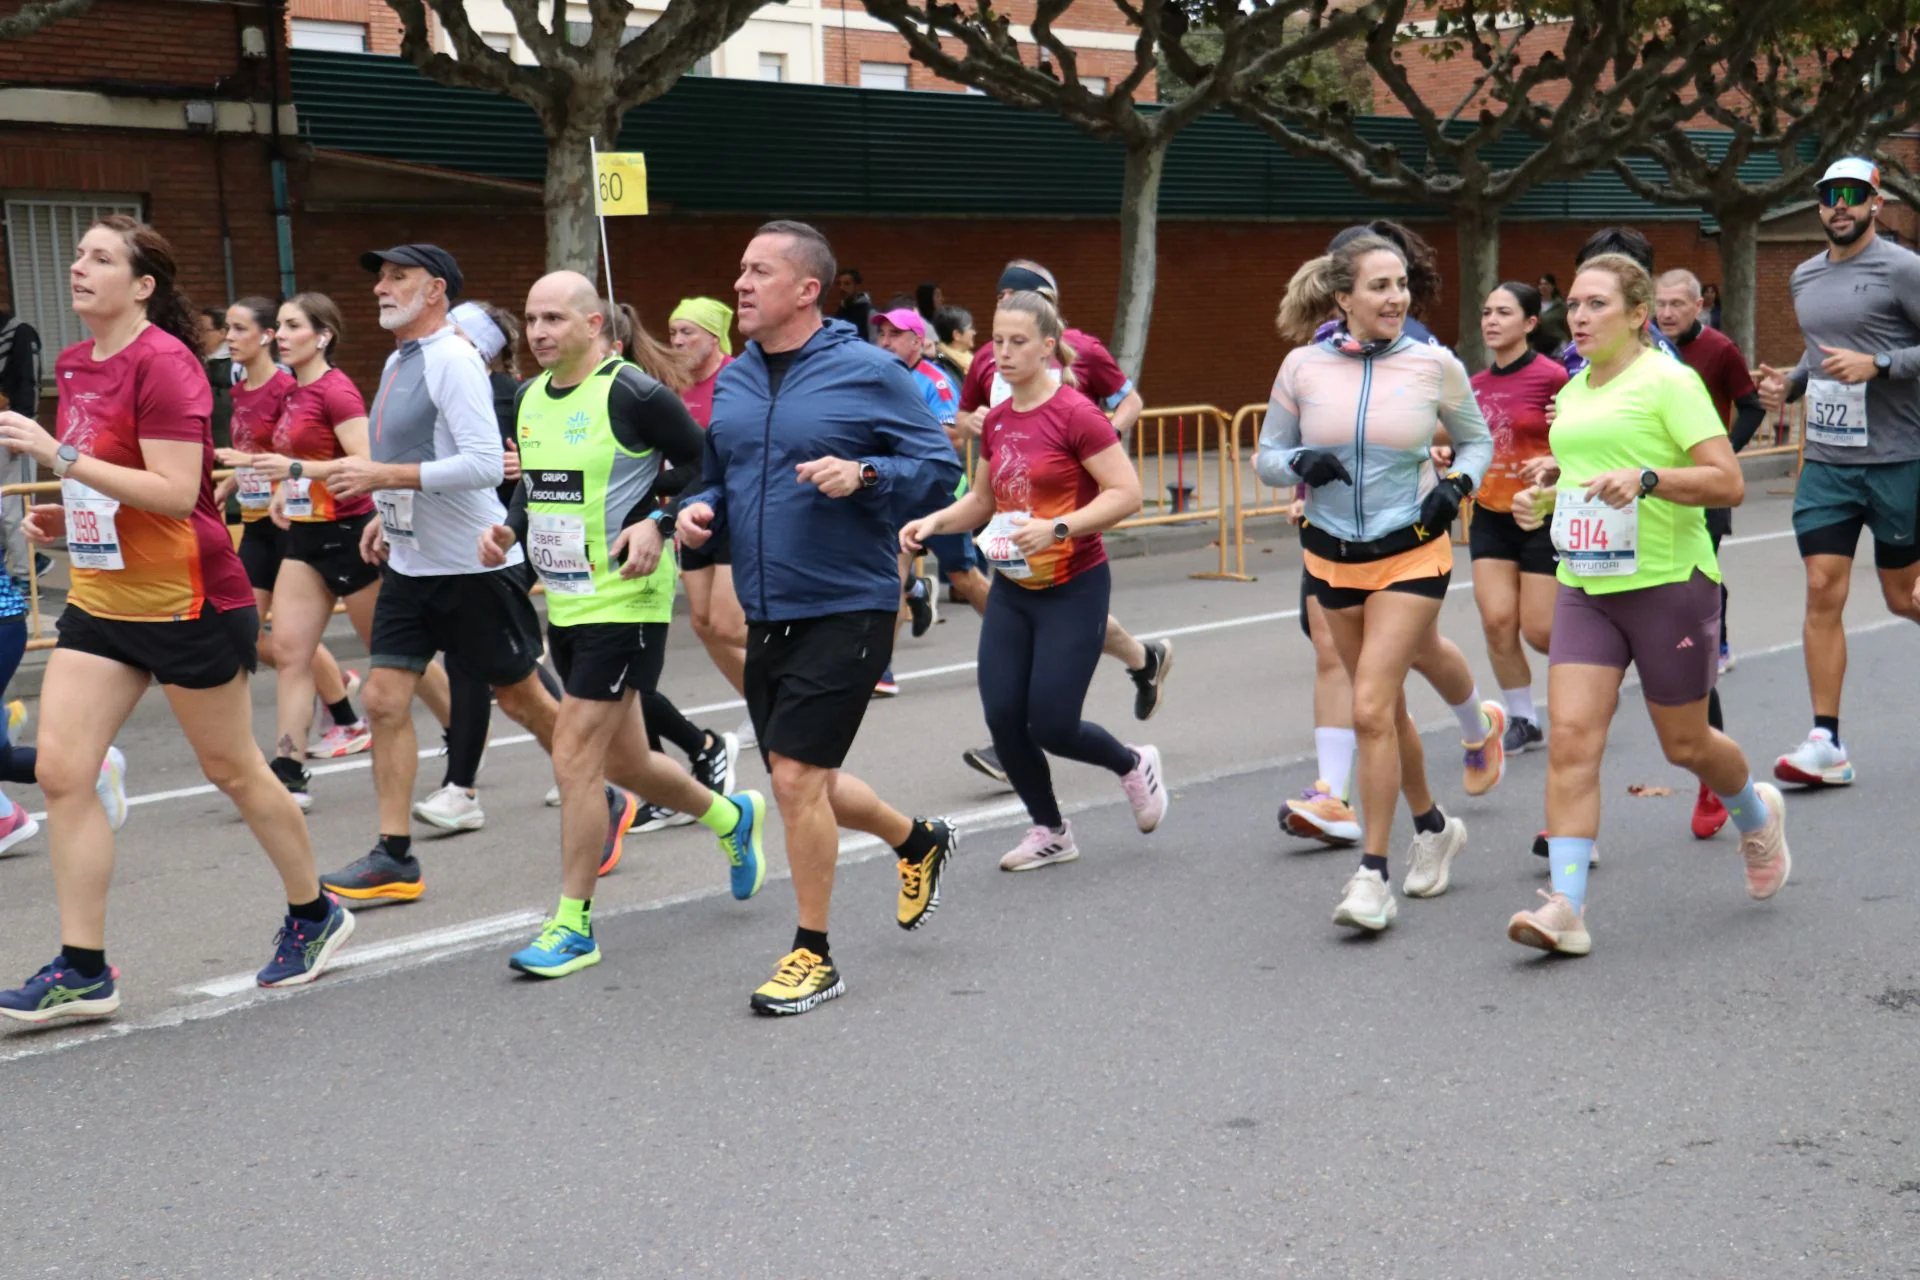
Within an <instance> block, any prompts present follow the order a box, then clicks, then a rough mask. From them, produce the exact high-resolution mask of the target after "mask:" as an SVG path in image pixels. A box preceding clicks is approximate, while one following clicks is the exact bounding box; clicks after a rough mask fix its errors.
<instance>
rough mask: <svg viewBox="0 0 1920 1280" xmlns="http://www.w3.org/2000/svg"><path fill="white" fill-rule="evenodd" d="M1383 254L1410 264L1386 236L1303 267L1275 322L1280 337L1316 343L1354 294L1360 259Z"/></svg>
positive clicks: (1367, 238) (1360, 240) (1339, 247)
mask: <svg viewBox="0 0 1920 1280" xmlns="http://www.w3.org/2000/svg"><path fill="white" fill-rule="evenodd" d="M1381 252H1385V253H1391V254H1392V255H1393V256H1394V257H1396V258H1398V259H1400V261H1401V262H1403V263H1404V262H1406V260H1407V255H1406V253H1405V252H1404V251H1403V250H1402V249H1401V248H1400V246H1399V245H1397V244H1395V243H1394V242H1393V241H1391V240H1388V239H1386V238H1385V237H1384V236H1377V235H1360V236H1354V237H1352V238H1350V239H1348V240H1345V241H1344V242H1339V243H1337V244H1336V246H1335V247H1334V248H1332V249H1329V250H1328V251H1327V252H1326V253H1324V254H1322V255H1321V256H1320V257H1318V258H1314V259H1313V260H1312V261H1310V262H1306V263H1303V264H1301V267H1300V269H1299V270H1298V271H1296V272H1294V273H1293V279H1291V280H1289V281H1287V293H1286V296H1285V297H1283V298H1282V299H1281V300H1280V315H1279V317H1278V318H1277V319H1276V320H1275V322H1274V324H1275V327H1276V328H1278V329H1279V330H1280V336H1281V337H1283V338H1285V339H1287V340H1288V341H1289V342H1295V343H1305V342H1310V341H1312V339H1313V335H1314V332H1315V331H1316V330H1318V329H1319V327H1320V325H1321V323H1322V322H1324V321H1325V320H1326V319H1327V318H1328V317H1329V316H1331V315H1332V314H1333V313H1334V312H1335V311H1336V310H1338V309H1339V301H1338V298H1339V295H1340V294H1343V293H1351V292H1353V285H1354V281H1355V279H1356V274H1357V273H1356V268H1357V267H1358V266H1359V263H1360V259H1362V258H1364V257H1366V256H1367V255H1368V254H1370V253H1381Z"/></svg>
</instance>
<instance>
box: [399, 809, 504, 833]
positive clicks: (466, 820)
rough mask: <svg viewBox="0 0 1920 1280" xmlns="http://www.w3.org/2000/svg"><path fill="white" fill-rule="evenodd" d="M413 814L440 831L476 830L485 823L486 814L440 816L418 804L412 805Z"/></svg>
mask: <svg viewBox="0 0 1920 1280" xmlns="http://www.w3.org/2000/svg"><path fill="white" fill-rule="evenodd" d="M413 816H414V817H415V818H417V819H419V820H420V821H421V822H424V823H426V824H427V825H428V826H430V827H433V828H435V829H437V830H440V831H478V830H479V829H480V828H482V827H484V826H486V825H487V815H486V814H484V813H474V814H468V815H466V816H465V817H460V818H442V817H439V816H437V815H435V814H434V813H433V812H432V811H431V810H427V809H424V808H423V807H422V806H420V805H415V806H413Z"/></svg>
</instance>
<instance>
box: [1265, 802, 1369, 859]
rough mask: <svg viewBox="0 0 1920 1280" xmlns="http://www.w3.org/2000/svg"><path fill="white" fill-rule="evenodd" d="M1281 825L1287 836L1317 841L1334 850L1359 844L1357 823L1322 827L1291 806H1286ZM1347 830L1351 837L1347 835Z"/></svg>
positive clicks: (1317, 820) (1332, 824) (1334, 823)
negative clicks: (1349, 830) (1350, 832)
mask: <svg viewBox="0 0 1920 1280" xmlns="http://www.w3.org/2000/svg"><path fill="white" fill-rule="evenodd" d="M1281 825H1282V826H1283V827H1285V828H1286V830H1287V834H1288V835H1295V836H1299V837H1300V838H1301V839H1302V840H1318V841H1320V842H1321V843H1322V844H1327V845H1331V846H1333V847H1334V848H1336V849H1339V848H1344V847H1346V846H1347V845H1351V844H1358V843H1359V842H1360V824H1359V823H1357V822H1331V823H1326V824H1324V825H1323V824H1322V823H1321V822H1320V820H1319V819H1318V818H1316V817H1314V816H1313V815H1312V814H1309V813H1302V812H1300V811H1299V810H1298V809H1295V808H1293V807H1291V806H1288V808H1287V812H1286V816H1285V817H1284V818H1282V819H1281ZM1349 828H1350V829H1351V830H1352V834H1351V835H1349V834H1347V832H1348V829H1349Z"/></svg>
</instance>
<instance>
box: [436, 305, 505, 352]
mask: <svg viewBox="0 0 1920 1280" xmlns="http://www.w3.org/2000/svg"><path fill="white" fill-rule="evenodd" d="M447 319H449V320H451V321H453V322H454V324H456V325H458V326H459V327H460V332H462V333H464V334H466V335H467V337H469V338H471V339H473V345H474V346H475V347H477V348H478V349H479V351H480V358H481V359H483V360H485V361H486V362H487V363H488V364H492V363H493V362H494V360H495V359H497V358H498V357H499V355H500V353H501V352H502V351H504V350H506V349H507V335H506V334H504V333H502V332H500V326H499V325H497V324H495V323H494V322H493V317H492V316H490V315H488V314H487V313H486V312H484V311H482V310H481V309H480V304H479V303H477V302H463V303H461V304H460V305H459V306H457V307H455V308H454V309H453V310H452V311H450V312H448V313H447Z"/></svg>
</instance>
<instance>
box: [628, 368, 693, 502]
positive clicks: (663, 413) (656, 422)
mask: <svg viewBox="0 0 1920 1280" xmlns="http://www.w3.org/2000/svg"><path fill="white" fill-rule="evenodd" d="M614 379H615V381H614V384H613V391H612V393H611V394H610V395H609V396H608V397H607V416H608V418H609V419H610V420H611V422H612V425H613V438H614V439H615V440H618V441H619V442H620V447H621V448H623V449H625V450H626V451H627V452H629V453H645V452H646V451H647V450H649V449H652V450H655V451H657V452H658V453H659V454H660V457H661V459H662V460H663V461H665V462H666V463H667V464H668V466H665V467H662V468H661V469H660V474H659V477H658V478H657V479H655V481H654V483H653V492H652V493H650V494H648V495H647V501H646V502H643V503H642V504H641V505H640V506H639V507H636V508H635V511H638V512H640V513H641V514H643V515H644V514H645V513H646V512H647V511H648V510H651V509H652V508H651V505H650V504H651V502H652V501H653V499H655V498H668V497H672V496H673V495H675V494H678V493H680V492H681V491H682V490H684V489H686V488H687V487H688V486H689V485H691V484H692V483H693V482H694V480H695V479H696V478H697V476H696V473H695V469H694V468H695V465H696V464H697V463H698V462H699V461H700V458H701V452H702V450H703V449H705V447H706V433H705V432H704V431H702V430H700V428H699V426H698V425H697V424H696V423H695V422H694V420H693V415H692V414H691V413H689V412H688V411H687V406H686V405H685V404H684V403H682V402H681V400H680V397H679V396H677V395H675V394H673V392H672V391H670V390H668V389H667V387H666V386H665V384H663V383H661V382H660V381H659V380H658V379H655V378H651V377H648V376H647V374H646V373H645V372H643V371H642V370H640V369H638V368H635V367H634V366H633V365H622V366H621V367H620V369H619V370H618V371H617V372H616V373H615V374H614ZM634 518H635V516H634V512H631V511H630V512H628V513H627V517H626V519H625V520H624V521H623V522H622V526H621V527H622V528H624V527H625V526H626V525H629V524H632V523H633V521H634Z"/></svg>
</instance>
